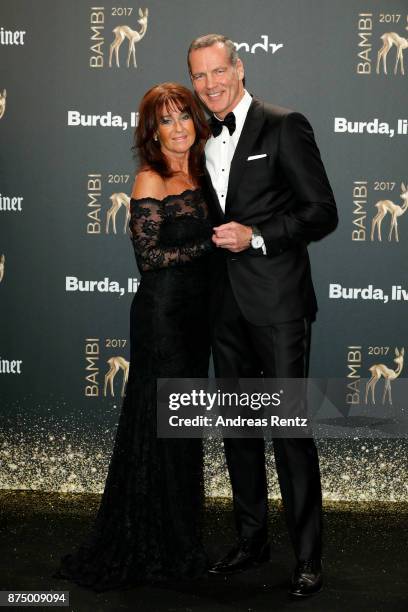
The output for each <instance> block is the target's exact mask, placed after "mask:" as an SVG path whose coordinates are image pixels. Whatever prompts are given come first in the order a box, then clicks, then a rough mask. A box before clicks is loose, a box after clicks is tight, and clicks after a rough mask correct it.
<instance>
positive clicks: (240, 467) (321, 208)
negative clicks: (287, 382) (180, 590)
mask: <svg viewBox="0 0 408 612" xmlns="http://www.w3.org/2000/svg"><path fill="white" fill-rule="evenodd" d="M188 64H189V70H190V76H191V80H192V83H193V86H194V89H195V92H196V94H197V95H198V96H199V98H200V99H201V101H202V102H203V104H204V105H205V106H206V108H207V109H208V111H209V112H210V113H211V118H210V125H211V128H212V132H213V135H212V137H211V138H210V139H209V141H208V143H207V145H206V173H207V178H208V184H209V188H210V198H209V200H210V201H209V204H210V206H212V209H213V210H212V213H213V215H214V218H215V220H216V224H217V227H215V228H214V236H213V241H214V243H215V244H216V246H217V247H219V249H218V252H217V257H216V259H217V264H216V266H215V267H216V271H215V274H214V279H213V291H212V296H211V297H212V299H211V302H212V311H213V331H212V334H213V357H214V367H215V374H216V376H217V377H221V378H254V377H257V376H264V377H267V378H274V377H278V378H306V377H307V374H308V361H309V349H310V329H311V323H312V321H313V320H314V318H315V313H316V310H317V305H316V298H315V293H314V289H313V284H312V279H311V274H310V263H309V257H308V252H307V244H308V243H309V242H310V241H311V240H319V239H320V238H323V237H324V236H325V235H326V234H328V233H329V232H331V231H333V230H334V229H335V227H336V225H337V211H336V204H335V201H334V197H333V193H332V190H331V187H330V184H329V181H328V179H327V176H326V172H325V170H324V167H323V164H322V161H321V158H320V153H319V150H318V148H317V145H316V143H315V139H314V135H313V130H312V128H311V126H310V124H309V123H308V121H307V120H306V119H305V117H304V116H303V115H301V114H299V113H296V112H293V111H290V110H287V109H284V108H280V107H277V106H272V105H269V104H264V103H262V102H260V101H259V100H256V99H255V98H252V97H251V96H250V94H249V93H248V92H247V91H246V90H245V88H244V82H243V79H244V67H243V64H242V61H241V60H240V59H239V58H238V56H237V53H236V50H235V46H234V44H233V42H232V41H230V40H229V39H227V38H226V37H224V36H220V35H215V34H210V35H206V36H202V37H200V38H198V39H196V40H194V41H193V42H192V44H191V45H190V48H189V52H188ZM224 448H225V453H226V458H227V464H228V470H229V475H230V479H231V484H232V490H233V500H234V514H235V519H236V525H237V529H238V535H239V540H238V544H237V545H236V546H235V547H234V548H233V549H232V550H231V551H230V552H229V553H228V554H227V556H226V557H225V558H223V559H221V560H220V561H219V562H218V563H216V564H215V565H214V567H213V568H212V569H211V571H212V572H214V573H223V574H229V573H233V572H235V571H239V570H243V569H246V568H248V567H250V566H252V565H254V564H257V563H259V562H261V561H263V560H266V559H267V558H268V555H269V548H268V542H267V539H268V536H267V481H266V471H265V453H264V440H263V439H260V438H257V439H254V438H252V439H248V438H241V439H225V440H224ZM274 454H275V460H276V467H277V472H278V478H279V484H280V489H281V494H282V499H283V503H284V507H285V514H286V520H287V524H288V529H289V534H290V536H291V540H292V543H293V546H294V550H295V554H296V558H297V565H296V569H295V571H294V573H293V576H292V581H291V589H290V592H291V594H292V595H295V596H307V595H311V594H313V593H316V592H317V591H319V590H320V589H321V587H322V573H321V487H320V473H319V460H318V455H317V451H316V446H315V443H314V440H313V439H311V438H290V439H289V438H279V439H278V438H276V439H275V440H274Z"/></svg>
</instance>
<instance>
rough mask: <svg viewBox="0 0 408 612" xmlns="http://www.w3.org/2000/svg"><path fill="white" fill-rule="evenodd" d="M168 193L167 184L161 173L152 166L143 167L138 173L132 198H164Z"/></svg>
mask: <svg viewBox="0 0 408 612" xmlns="http://www.w3.org/2000/svg"><path fill="white" fill-rule="evenodd" d="M166 195H167V191H166V185H165V182H164V180H163V178H162V177H161V176H160V174H157V172H155V171H154V170H151V169H150V168H146V169H143V170H141V171H140V172H138V174H136V177H135V182H134V183H133V189H132V198H133V199H134V200H140V199H142V198H154V199H155V200H163V198H165V197H166Z"/></svg>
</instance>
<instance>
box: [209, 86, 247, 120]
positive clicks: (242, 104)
mask: <svg viewBox="0 0 408 612" xmlns="http://www.w3.org/2000/svg"><path fill="white" fill-rule="evenodd" d="M251 102H252V96H251V94H249V93H248V91H247V90H246V89H244V95H243V96H242V98H241V100H240V101H239V102H238V104H237V105H236V107H235V108H233V109H232V112H233V113H234V115H235V124H236V129H237V130H240V128H241V127H242V126H243V125H244V121H245V119H246V116H247V114H248V110H249V107H250V106H251ZM214 117H215V118H216V119H218V117H217V115H216V114H215V113H214Z"/></svg>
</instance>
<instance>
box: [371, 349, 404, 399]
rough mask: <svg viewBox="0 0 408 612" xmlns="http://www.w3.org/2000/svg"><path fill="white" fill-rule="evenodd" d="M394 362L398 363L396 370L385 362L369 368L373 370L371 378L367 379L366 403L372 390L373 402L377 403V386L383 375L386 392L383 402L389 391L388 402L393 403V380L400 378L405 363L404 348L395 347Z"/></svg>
mask: <svg viewBox="0 0 408 612" xmlns="http://www.w3.org/2000/svg"><path fill="white" fill-rule="evenodd" d="M394 363H396V364H397V367H396V369H395V370H392V369H391V368H388V367H387V366H386V365H385V364H384V363H377V364H376V365H373V366H371V368H369V370H370V372H371V378H370V380H368V381H367V384H366V390H365V403H366V404H367V402H368V393H369V391H371V399H372V402H373V404H375V387H376V384H377V383H378V381H379V380H380V378H381V377H383V378H384V381H385V382H384V392H383V396H382V403H383V404H384V403H385V396H386V395H387V393H388V403H389V404H392V397H391V381H393V380H395V379H396V378H398V376H399V375H400V374H401V371H402V367H403V365H404V348H402V349H401V351H399V350H398V349H397V347H395V359H394Z"/></svg>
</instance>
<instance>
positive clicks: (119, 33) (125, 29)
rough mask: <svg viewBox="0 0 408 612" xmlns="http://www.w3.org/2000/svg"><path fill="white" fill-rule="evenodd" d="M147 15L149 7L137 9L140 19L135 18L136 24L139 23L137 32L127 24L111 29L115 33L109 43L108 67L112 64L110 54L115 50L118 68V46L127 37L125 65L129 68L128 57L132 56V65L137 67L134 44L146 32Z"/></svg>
mask: <svg viewBox="0 0 408 612" xmlns="http://www.w3.org/2000/svg"><path fill="white" fill-rule="evenodd" d="M148 15H149V9H145V11H144V12H143V10H142V9H139V17H140V19H138V20H137V22H138V24H139V25H140V31H139V32H137V31H136V30H132V28H130V27H129V26H127V25H121V26H117V27H116V28H114V29H113V30H112V31H113V33H114V35H115V39H114V41H113V42H112V43H111V46H110V53H109V67H111V66H112V55H113V52H115V58H116V66H117V67H118V68H119V48H120V46H121V44H122V43H123V41H124V40H125V38H127V39H128V43H129V46H128V56H127V67H128V68H129V65H130V58H131V57H132V58H133V66H134V67H135V68H137V65H136V50H135V44H136V43H137V42H140V41H141V40H142V38H143V36H144V35H145V34H146V30H147V17H148Z"/></svg>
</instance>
